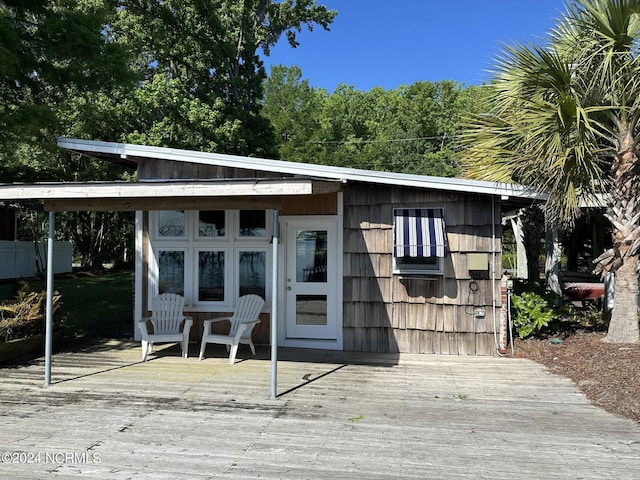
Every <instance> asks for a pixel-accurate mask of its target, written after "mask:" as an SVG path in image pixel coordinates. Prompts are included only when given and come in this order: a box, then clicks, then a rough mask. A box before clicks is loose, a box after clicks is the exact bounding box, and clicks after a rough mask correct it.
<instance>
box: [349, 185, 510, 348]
mask: <svg viewBox="0 0 640 480" xmlns="http://www.w3.org/2000/svg"><path fill="white" fill-rule="evenodd" d="M398 207H402V208H443V209H444V219H445V225H446V238H447V243H448V248H447V254H446V257H445V259H444V275H439V276H436V275H434V276H427V277H407V278H403V277H402V276H401V275H397V274H395V275H394V274H393V273H392V265H393V257H392V251H393V249H392V245H393V209H394V208H398ZM493 208H494V212H493V214H492V210H491V209H492V200H491V197H490V196H488V195H481V194H468V193H455V192H439V191H429V190H419V189H414V188H408V187H386V186H381V185H366V184H350V185H349V187H348V188H347V189H346V191H345V194H344V264H343V272H344V297H343V302H344V303H343V315H344V318H343V335H344V336H343V338H344V350H347V351H365V352H406V353H436V354H454V355H458V354H460V355H491V354H492V353H495V349H496V342H495V337H494V316H493V314H492V311H491V310H492V308H493V307H492V305H493V297H492V291H491V289H492V287H493V288H496V292H495V295H496V297H495V299H496V307H495V308H496V312H495V315H496V318H495V328H496V329H498V328H499V323H500V301H501V300H500V298H501V297H500V291H499V285H500V282H499V280H500V274H501V255H500V252H501V244H500V238H501V233H502V230H501V224H500V205H499V203H498V202H496V203H495V204H494V205H493ZM492 222H493V224H494V228H495V240H494V239H493V235H492V234H493V233H494V232H493V229H492ZM492 249H495V265H494V269H493V273H494V277H495V278H494V279H493V280H491V279H489V278H488V276H485V277H484V278H480V279H478V278H477V277H474V278H472V276H473V273H470V272H469V270H468V268H467V255H466V254H467V253H487V254H488V258H489V262H490V261H491V259H492V255H491V254H492V251H493V250H492ZM489 272H491V269H490V270H489ZM478 307H483V308H484V310H485V315H484V317H477V316H476V315H474V312H475V311H476V309H477V308H478Z"/></svg>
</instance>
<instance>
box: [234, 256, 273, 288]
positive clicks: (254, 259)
mask: <svg viewBox="0 0 640 480" xmlns="http://www.w3.org/2000/svg"><path fill="white" fill-rule="evenodd" d="M238 263H239V265H238V280H239V283H240V296H242V295H247V294H250V293H254V294H256V295H259V296H261V297H262V298H266V288H265V278H266V276H267V252H264V251H262V252H240V258H239V262H238Z"/></svg>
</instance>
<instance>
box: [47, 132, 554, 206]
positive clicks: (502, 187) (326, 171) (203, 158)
mask: <svg viewBox="0 0 640 480" xmlns="http://www.w3.org/2000/svg"><path fill="white" fill-rule="evenodd" d="M58 146H60V147H61V148H65V149H67V150H70V151H74V152H79V153H83V154H86V155H89V156H93V157H97V158H107V159H109V160H111V161H115V162H118V163H124V164H129V165H133V164H135V163H136V161H137V160H136V159H143V158H144V159H163V160H173V161H177V162H188V163H197V164H203V165H215V166H222V167H233V168H241V169H248V170H257V171H264V172H275V173H283V174H291V175H298V176H304V177H311V178H323V179H331V180H338V181H342V182H345V183H346V182H364V183H372V184H382V185H395V186H403V187H415V188H424V189H435V190H446V191H455V192H467V193H482V194H487V195H497V196H501V197H515V198H522V199H532V200H534V199H542V198H544V197H543V196H541V195H540V194H538V193H536V192H535V191H534V190H533V189H531V188H527V187H523V186H521V185H515V184H505V183H498V182H486V181H479V180H467V179H461V178H445V177H431V176H426V175H410V174H405V173H393V172H380V171H373V170H361V169H355V168H345V167H333V166H327V165H317V164H312V163H301V162H288V161H283V160H271V159H266V158H257V157H243V156H238V155H226V154H221V153H210V152H200V151H195V150H182V149H176V148H166V147H152V146H148V145H134V144H129V143H116V142H102V141H96V140H82V139H74V138H59V139H58Z"/></svg>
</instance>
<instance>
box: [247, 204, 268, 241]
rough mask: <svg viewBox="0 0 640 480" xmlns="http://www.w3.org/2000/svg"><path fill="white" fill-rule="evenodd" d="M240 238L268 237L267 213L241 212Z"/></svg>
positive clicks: (256, 211) (262, 211)
mask: <svg viewBox="0 0 640 480" xmlns="http://www.w3.org/2000/svg"><path fill="white" fill-rule="evenodd" d="M240 236H241V237H266V236H267V213H266V212H265V211H264V210H240Z"/></svg>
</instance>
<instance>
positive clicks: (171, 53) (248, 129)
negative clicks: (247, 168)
mask: <svg viewBox="0 0 640 480" xmlns="http://www.w3.org/2000/svg"><path fill="white" fill-rule="evenodd" d="M121 3H122V8H121V9H120V11H119V18H118V20H117V21H116V23H115V30H117V32H118V37H117V41H118V42H123V43H126V44H127V45H129V46H131V48H132V49H134V50H135V51H136V52H137V58H138V60H137V64H138V68H139V69H140V72H141V74H142V77H143V81H142V82H141V84H140V85H139V87H138V88H137V89H136V91H135V92H133V95H130V96H128V98H127V99H125V100H124V101H123V102H121V106H122V111H121V118H122V119H123V121H124V124H125V125H126V130H125V131H124V132H123V133H124V139H125V140H127V141H130V142H134V143H146V144H151V145H158V146H170V147H181V148H194V149H200V150H206V151H217V152H222V153H233V154H241V155H262V156H273V155H274V153H275V148H274V142H275V139H274V137H273V132H272V129H271V127H270V125H269V123H268V122H267V121H266V120H265V118H264V116H262V115H261V112H260V109H261V100H262V97H263V83H264V80H265V79H266V72H265V69H264V64H263V62H262V60H261V58H260V56H259V54H260V53H264V54H268V53H269V51H270V48H271V47H272V46H273V45H275V44H276V43H277V41H278V40H279V39H280V38H281V36H282V35H285V36H286V38H287V40H288V41H289V44H290V45H291V46H293V47H295V46H297V45H298V43H297V39H296V33H297V32H300V31H301V30H302V28H303V27H305V26H306V27H307V28H309V29H312V28H313V26H314V25H320V26H321V27H323V28H325V29H328V28H329V25H330V24H331V22H332V21H333V19H334V17H335V16H336V14H337V12H335V11H330V10H327V9H326V7H324V6H319V5H317V4H316V2H315V1H312V0H298V1H294V0H287V1H283V2H275V1H267V0H242V1H240V0H222V1H213V0H208V1H207V0H164V1H162V2H160V1H158V0H123V1H122V2H121Z"/></svg>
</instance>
